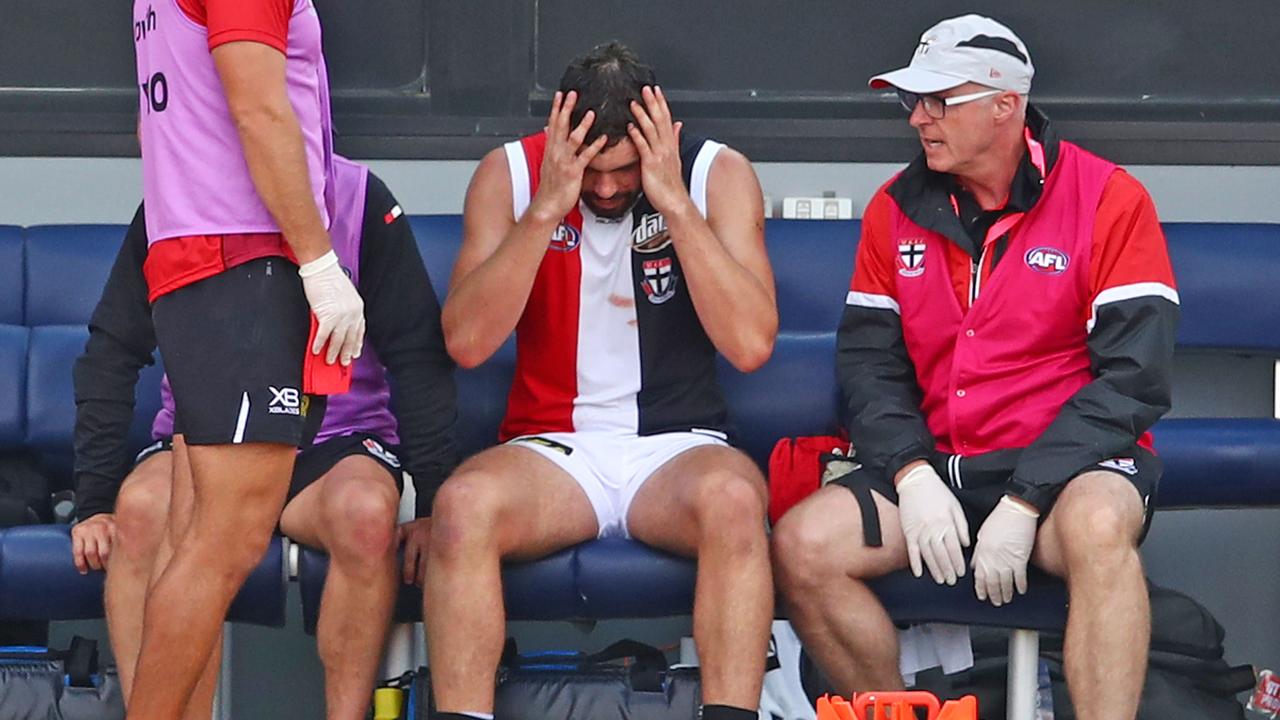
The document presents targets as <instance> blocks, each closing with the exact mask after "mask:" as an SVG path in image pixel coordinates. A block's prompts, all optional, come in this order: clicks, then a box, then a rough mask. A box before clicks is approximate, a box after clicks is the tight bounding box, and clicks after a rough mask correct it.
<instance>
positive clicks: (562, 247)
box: [551, 223, 582, 252]
mask: <svg viewBox="0 0 1280 720" xmlns="http://www.w3.org/2000/svg"><path fill="white" fill-rule="evenodd" d="M581 243H582V232H581V231H579V230H578V228H576V227H574V226H572V225H570V224H568V223H560V225H559V226H557V227H556V231H555V232H553V233H551V249H552V250H559V251H560V252H569V251H571V250H576V249H577V248H578V245H579V244H581Z"/></svg>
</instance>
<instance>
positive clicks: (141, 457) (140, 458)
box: [133, 437, 173, 469]
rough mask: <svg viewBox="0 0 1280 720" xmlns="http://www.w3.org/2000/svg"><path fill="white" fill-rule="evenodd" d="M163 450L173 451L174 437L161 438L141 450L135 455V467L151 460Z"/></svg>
mask: <svg viewBox="0 0 1280 720" xmlns="http://www.w3.org/2000/svg"><path fill="white" fill-rule="evenodd" d="M162 452H173V438H172V437H167V438H160V439H159V440H157V441H155V442H153V443H151V444H150V445H148V446H146V447H144V448H142V449H141V450H139V451H138V454H137V455H135V456H133V467H134V468H135V469H136V468H137V467H138V466H139V465H141V464H142V463H144V462H146V461H148V460H150V459H151V458H152V457H153V456H155V455H159V454H160V453H162Z"/></svg>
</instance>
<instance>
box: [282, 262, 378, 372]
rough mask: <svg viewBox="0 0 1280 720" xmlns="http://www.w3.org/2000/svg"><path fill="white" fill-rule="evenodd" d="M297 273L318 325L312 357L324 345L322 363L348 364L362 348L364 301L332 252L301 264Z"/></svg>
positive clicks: (317, 353)
mask: <svg viewBox="0 0 1280 720" xmlns="http://www.w3.org/2000/svg"><path fill="white" fill-rule="evenodd" d="M298 274H299V275H301V276H302V289H303V291H304V292H306V294H307V304H309V305H310V306H311V312H313V313H315V316H316V323H317V325H318V329H317V330H316V337H315V341H314V342H312V344H311V352H312V354H314V355H319V354H320V352H321V351H323V350H324V349H325V346H326V345H327V346H328V348H329V351H328V352H327V353H325V362H327V363H329V364H330V365H332V364H333V363H334V362H335V361H341V362H342V364H343V365H350V364H351V362H352V361H353V360H355V359H356V358H358V357H360V354H361V352H363V349H364V300H361V299H360V293H359V292H357V291H356V286H355V285H352V284H351V278H349V277H347V274H346V272H344V271H343V269H342V265H341V264H340V263H339V262H338V256H337V255H335V254H334V252H333V251H332V250H330V251H329V252H327V253H325V254H324V255H321V256H320V257H318V258H316V259H315V260H312V261H311V262H307V263H303V264H302V267H300V268H298Z"/></svg>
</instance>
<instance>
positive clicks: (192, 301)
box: [152, 257, 324, 447]
mask: <svg viewBox="0 0 1280 720" xmlns="http://www.w3.org/2000/svg"><path fill="white" fill-rule="evenodd" d="M310 312H311V311H310V307H309V306H308V305H307V298H306V296H305V295H304V293H303V290H302V279H301V278H299V277H298V268H297V266H296V265H294V264H293V263H291V262H289V261H288V260H286V259H284V258H282V257H265V258H259V259H257V260H251V261H249V262H246V263H244V264H242V265H237V266H235V267H232V268H228V269H227V270H224V271H223V272H221V273H218V274H217V275H214V276H212V277H209V278H206V279H204V280H201V281H199V282H196V283H192V284H191V285H187V286H184V287H181V288H178V289H177V290H174V291H173V292H170V293H167V294H165V295H161V296H160V297H159V298H157V299H156V302H155V304H154V306H153V309H152V317H153V319H154V320H155V329H156V340H157V341H158V344H159V346H160V354H161V356H162V357H164V364H165V371H166V372H167V373H168V375H169V382H170V384H171V385H172V387H173V397H174V402H175V405H176V412H175V419H174V427H175V430H174V432H175V433H181V434H182V435H183V436H184V437H185V438H186V441H187V443H188V444H190V445H226V444H234V443H246V442H267V443H283V444H286V445H293V446H295V447H300V446H303V445H305V444H306V443H305V440H306V435H307V433H306V428H304V425H305V424H306V421H307V420H308V419H309V418H310V419H311V420H312V422H313V423H314V424H315V425H314V426H315V427H318V423H319V419H320V417H322V416H323V414H324V413H323V408H322V407H320V405H321V401H322V400H323V399H322V398H318V397H309V396H306V395H303V394H302V377H303V362H304V360H305V359H306V357H307V350H308V348H307V337H308V334H309V332H310V329H311V314H310Z"/></svg>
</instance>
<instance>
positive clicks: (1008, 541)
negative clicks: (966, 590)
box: [973, 495, 1040, 607]
mask: <svg viewBox="0 0 1280 720" xmlns="http://www.w3.org/2000/svg"><path fill="white" fill-rule="evenodd" d="M1039 517H1040V514H1039V513H1037V512H1036V511H1035V510H1032V509H1031V508H1029V507H1027V506H1025V505H1023V504H1022V503H1020V502H1018V501H1017V500H1014V499H1013V498H1011V497H1009V496H1008V495H1006V496H1004V497H1002V498H1000V502H999V503H997V504H996V509H995V510H992V511H991V514H990V515H988V516H987V519H986V521H984V522H983V523H982V527H981V528H979V529H978V544H977V545H976V546H975V547H974V548H973V586H974V590H975V591H976V593H977V595H978V599H979V600H989V601H991V604H992V605H995V606H996V607H1000V606H1001V605H1003V604H1005V603H1007V602H1009V601H1010V600H1013V589H1014V588H1015V587H1016V588H1017V589H1018V594H1020V595H1026V594H1027V561H1028V560H1030V559H1031V548H1032V547H1033V546H1034V545H1035V542H1036V519H1037V518H1039Z"/></svg>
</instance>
